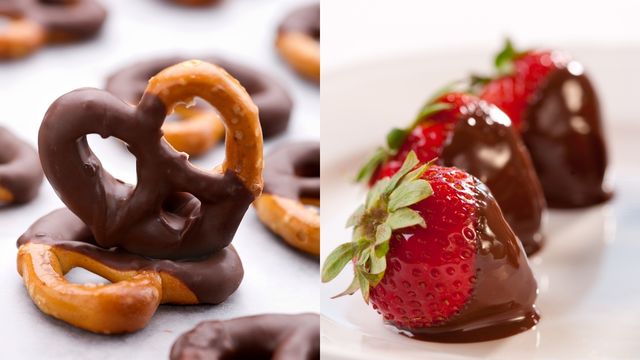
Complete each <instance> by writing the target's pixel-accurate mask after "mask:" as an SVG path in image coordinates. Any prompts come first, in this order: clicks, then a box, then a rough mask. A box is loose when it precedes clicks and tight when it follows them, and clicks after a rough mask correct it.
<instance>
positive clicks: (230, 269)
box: [18, 208, 244, 304]
mask: <svg viewBox="0 0 640 360" xmlns="http://www.w3.org/2000/svg"><path fill="white" fill-rule="evenodd" d="M29 242H32V243H37V244H47V245H51V246H56V247H60V248H63V249H66V250H70V251H75V252H78V253H80V254H83V255H85V256H88V257H90V258H92V259H94V260H96V261H98V262H100V263H102V264H105V265H106V266H109V267H111V268H113V269H116V270H122V271H129V270H152V271H157V272H163V273H167V274H170V275H172V276H173V277H175V278H177V279H178V280H180V281H181V282H182V283H183V284H184V285H185V286H187V287H188V288H189V289H190V290H191V292H193V294H194V295H195V296H196V297H197V299H198V301H199V302H200V303H206V304H218V303H221V302H223V301H224V300H226V299H227V298H228V297H229V296H230V295H231V294H233V293H234V292H235V291H236V289H237V288H238V286H240V282H241V281H242V277H243V275H244V270H243V268H242V263H241V262H240V258H239V257H238V254H237V253H236V251H235V249H234V248H233V246H231V245H229V246H228V247H226V248H224V249H222V250H220V251H218V252H216V253H214V254H213V255H210V256H207V257H203V258H202V259H199V260H193V261H172V260H157V259H150V258H145V257H142V256H138V255H134V254H131V253H128V252H126V251H123V250H119V249H109V250H107V249H103V248H101V247H98V246H96V242H95V239H94V238H93V236H92V235H91V230H90V229H89V227H87V225H85V224H84V223H83V222H82V220H80V219H79V218H78V217H77V216H76V215H74V214H73V213H72V212H71V211H69V209H66V208H63V209H58V210H55V211H53V212H51V213H49V214H47V215H45V216H44V217H42V218H40V219H39V220H38V221H36V222H35V223H34V224H33V225H31V227H30V228H29V229H28V230H27V231H26V232H25V233H24V234H23V235H22V236H21V237H20V238H19V239H18V247H19V246H21V245H24V244H26V243H29Z"/></svg>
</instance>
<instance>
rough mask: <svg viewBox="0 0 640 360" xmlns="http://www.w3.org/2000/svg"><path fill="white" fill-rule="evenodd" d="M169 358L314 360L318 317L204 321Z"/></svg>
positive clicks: (178, 343) (317, 348)
mask: <svg viewBox="0 0 640 360" xmlns="http://www.w3.org/2000/svg"><path fill="white" fill-rule="evenodd" d="M169 358H170V359H171V360H191V359H194V360H195V359H210V360H223V359H277V360H316V359H319V358H320V316H318V314H312V313H306V314H297V315H284V314H264V315H256V316H247V317H241V318H236V319H231V320H226V321H204V322H201V323H200V324H198V325H197V326H196V327H195V328H193V329H192V330H190V331H189V332H187V333H184V334H182V335H181V336H180V337H179V338H178V339H177V340H176V342H175V343H174V344H173V347H172V348H171V354H170V355H169Z"/></svg>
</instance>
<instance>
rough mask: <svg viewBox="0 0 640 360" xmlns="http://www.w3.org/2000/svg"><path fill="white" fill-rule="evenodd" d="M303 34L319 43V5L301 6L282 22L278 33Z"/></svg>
mask: <svg viewBox="0 0 640 360" xmlns="http://www.w3.org/2000/svg"><path fill="white" fill-rule="evenodd" d="M289 32H291V33H303V34H306V35H309V36H310V37H312V38H314V39H316V40H317V41H320V4H311V5H307V6H303V7H301V8H298V9H296V10H294V11H293V12H291V13H290V14H289V15H287V17H285V18H284V20H282V22H281V23H280V26H279V27H278V33H289Z"/></svg>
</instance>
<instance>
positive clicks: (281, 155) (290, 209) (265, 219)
mask: <svg viewBox="0 0 640 360" xmlns="http://www.w3.org/2000/svg"><path fill="white" fill-rule="evenodd" d="M265 161H266V168H265V171H264V180H265V189H264V193H263V194H262V195H261V196H260V197H259V198H258V199H256V201H255V202H254V204H253V205H254V206H255V208H256V212H257V214H258V218H259V219H260V221H262V223H263V224H265V225H266V226H267V227H268V228H269V229H271V231H273V232H274V233H276V234H277V235H279V236H280V237H281V238H282V239H284V240H285V241H286V242H287V243H288V244H289V245H291V246H293V247H295V248H297V249H299V250H302V251H304V252H307V253H310V254H313V255H320V214H319V213H318V211H316V210H315V209H311V208H309V207H308V206H305V205H313V206H318V207H319V206H320V144H319V143H318V142H297V143H288V144H283V145H281V146H280V147H278V148H276V149H275V150H274V151H273V152H271V153H270V154H269V156H268V157H267V158H266V159H265Z"/></svg>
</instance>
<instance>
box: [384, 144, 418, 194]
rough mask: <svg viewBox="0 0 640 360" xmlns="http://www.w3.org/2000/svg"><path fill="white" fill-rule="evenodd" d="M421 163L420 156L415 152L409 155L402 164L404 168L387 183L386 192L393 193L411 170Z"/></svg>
mask: <svg viewBox="0 0 640 360" xmlns="http://www.w3.org/2000/svg"><path fill="white" fill-rule="evenodd" d="M419 162H420V161H419V160H418V156H417V155H416V153H415V152H414V151H411V152H410V153H408V154H407V157H406V158H405V159H404V162H403V163H402V166H401V167H400V170H398V172H396V173H395V174H394V175H393V176H392V177H391V178H390V179H389V181H388V182H387V183H386V186H385V188H384V192H385V193H391V192H392V191H393V189H395V188H396V186H397V185H398V182H400V180H402V178H403V177H404V176H405V175H407V174H408V173H409V172H410V171H411V170H413V168H414V167H416V165H418V163H419ZM379 182H380V181H379ZM376 185H377V184H376Z"/></svg>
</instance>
